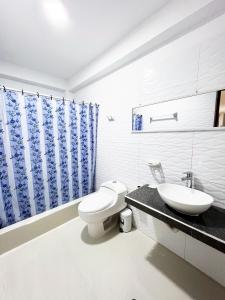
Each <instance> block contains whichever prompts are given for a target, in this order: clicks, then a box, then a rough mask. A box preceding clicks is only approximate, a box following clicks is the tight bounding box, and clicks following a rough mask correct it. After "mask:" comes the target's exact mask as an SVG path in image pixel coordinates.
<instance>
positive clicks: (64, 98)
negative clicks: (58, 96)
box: [63, 97, 65, 105]
mask: <svg viewBox="0 0 225 300" xmlns="http://www.w3.org/2000/svg"><path fill="white" fill-rule="evenodd" d="M63 105H65V98H64V97H63Z"/></svg>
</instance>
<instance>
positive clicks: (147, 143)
mask: <svg viewBox="0 0 225 300" xmlns="http://www.w3.org/2000/svg"><path fill="white" fill-rule="evenodd" d="M221 22H222V23H221ZM224 22H225V16H224V17H223V20H222V21H221V19H220V22H219V23H218V24H219V26H220V28H222V27H221V24H224ZM216 24H217V21H215V22H214V24H213V26H212V24H209V25H207V26H206V27H205V28H203V27H202V28H200V29H197V30H196V31H194V32H193V33H190V34H189V35H188V38H186V36H185V37H182V38H181V39H179V40H177V41H175V42H173V44H170V45H168V46H165V47H164V48H163V49H159V50H157V52H156V53H153V54H150V55H148V56H146V57H143V58H142V59H140V60H139V61H136V62H134V63H132V64H130V65H128V66H126V67H124V68H122V69H121V70H118V71H117V72H114V73H113V74H110V75H109V76H107V77H104V78H103V79H101V80H99V81H97V82H96V83H93V84H92V85H90V86H88V87H86V88H84V89H83V90H81V91H79V92H78V93H77V95H76V97H79V98H80V99H81V100H83V99H84V100H86V99H94V100H95V101H97V102H99V103H100V104H101V106H100V119H99V134H98V153H97V187H99V185H100V184H101V183H102V182H104V181H106V180H109V179H114V178H117V179H119V180H121V181H122V182H124V183H125V184H126V185H127V186H128V189H129V190H132V189H134V188H135V187H136V186H137V185H141V184H145V183H151V182H153V180H154V179H153V177H152V175H151V173H150V170H149V169H148V167H147V166H146V165H145V162H146V161H148V160H150V159H154V160H155V159H157V160H160V161H161V163H162V168H163V172H164V174H165V178H166V181H167V182H174V183H181V181H180V178H181V176H182V172H184V171H187V170H192V171H193V172H194V174H195V177H196V180H195V182H196V186H197V188H199V189H201V190H204V191H206V192H208V193H209V194H211V195H213V196H214V198H215V199H216V204H217V205H220V206H223V207H224V208H225V184H224V183H225V181H224V179H225V132H186V133H181V132H180V133H178V132H177V133H175V132H174V133H151V134H147V133H146V134H131V109H132V106H137V105H138V104H143V103H151V102H156V101H158V102H159V101H161V100H163V99H165V98H166V99H172V98H175V97H178V96H179V97H183V96H187V95H188V94H190V93H191V94H194V93H195V92H196V89H199V91H201V92H203V91H209V90H213V89H215V90H216V89H217V88H218V87H219V88H225V73H224V71H223V70H224V66H225V65H224V57H225V56H224V53H225V42H222V40H223V39H222V38H221V36H217V37H214V39H215V41H213V42H212V41H211V38H212V36H213V33H212V30H211V27H210V26H212V28H213V30H215V28H218V26H216ZM216 30H218V29H216ZM223 30H224V28H223ZM220 31H222V29H221V30H220ZM189 43H190V45H189ZM185 49H186V50H185ZM163 56H164V57H163ZM107 115H112V116H113V117H114V118H115V121H114V122H108V121H107V118H106V116H107ZM134 216H135V221H136V225H137V227H138V229H140V230H142V231H143V232H145V233H146V234H147V235H149V236H151V237H152V238H154V239H156V240H158V241H159V242H160V243H162V244H163V245H165V246H166V247H168V248H169V249H171V250H172V251H174V252H175V253H177V254H178V255H180V256H181V257H184V255H185V257H186V258H187V259H188V261H190V262H191V263H193V264H194V265H196V266H197V267H199V268H200V269H201V270H203V271H204V272H206V273H207V274H208V275H209V276H212V277H213V278H214V279H216V280H218V281H219V282H221V283H222V284H223V283H224V282H223V280H222V279H221V278H222V277H221V276H224V278H225V272H224V270H223V269H222V270H221V271H220V270H219V271H218V273H217V270H215V268H214V267H213V266H212V265H211V264H210V263H208V262H207V260H205V261H204V260H203V258H199V257H198V253H199V252H201V249H204V251H205V252H204V251H203V250H202V253H209V252H210V253H213V254H212V255H211V254H210V255H211V256H209V255H208V254H206V257H210V259H212V257H214V256H215V258H213V261H215V264H216V265H218V268H219V265H220V264H223V263H224V257H225V256H224V254H220V253H219V254H218V255H217V252H218V251H217V252H215V251H214V252H213V251H211V250H207V249H208V248H209V247H208V246H206V245H204V244H203V245H201V246H199V245H197V243H195V242H197V241H196V240H193V241H190V239H189V238H188V239H186V238H185V235H184V234H183V233H179V232H175V231H173V230H172V229H171V228H169V227H168V226H167V225H165V224H163V223H161V222H159V221H156V220H154V218H151V217H149V216H147V215H146V214H145V213H143V212H140V211H138V210H135V215H134ZM184 241H188V242H187V244H188V245H187V250H186V253H185V254H184V251H185V250H184V249H185V246H184ZM191 243H192V244H191ZM197 248H198V249H199V250H196V253H195V249H197ZM192 249H193V250H192ZM210 249H211V248H210ZM201 259H202V260H201ZM217 260H218V262H216V261H217ZM207 263H208V268H206V267H205V268H204V267H203V266H204V264H207ZM212 264H213V263H212Z"/></svg>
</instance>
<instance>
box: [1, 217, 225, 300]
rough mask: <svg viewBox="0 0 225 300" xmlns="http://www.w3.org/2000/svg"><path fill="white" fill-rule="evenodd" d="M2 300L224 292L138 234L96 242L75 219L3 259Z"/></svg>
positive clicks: (182, 297)
mask: <svg viewBox="0 0 225 300" xmlns="http://www.w3.org/2000/svg"><path fill="white" fill-rule="evenodd" d="M0 299H1V300H72V299H73V300H75V299H76V300H89V299H90V300H131V299H136V300H151V299H155V300H167V299H173V300H176V299H178V300H186V299H197V300H201V299H204V300H208V299H210V300H219V299H223V300H224V299H225V289H224V288H223V287H221V286H220V285H219V284H217V283H216V282H214V281H213V280H211V279H210V278H208V277H207V276H205V275H204V274H203V273H201V272H200V271H198V270H197V269H195V268H194V267H193V266H191V265H189V264H188V263H187V262H185V261H184V260H182V259H181V258H179V257H178V256H176V255H175V254H173V253H172V252H170V251H169V250H167V249H165V248H164V247H162V246H160V245H159V244H157V243H155V242H154V241H153V240H151V239H149V238H148V237H146V236H145V235H143V234H142V233H141V232H139V231H137V230H135V231H132V232H130V233H128V234H121V233H118V232H117V231H114V232H112V233H111V234H109V235H108V236H107V238H106V239H103V240H101V241H99V242H98V243H96V242H94V241H92V240H91V239H90V238H88V235H87V228H86V226H85V224H84V223H83V222H82V221H81V220H80V219H79V218H76V219H74V220H72V221H69V222H68V223H66V224H64V225H62V226H60V227H58V228H56V229H54V230H51V231H49V232H48V233H46V234H44V235H42V236H40V237H38V238H36V239H34V240H32V241H30V242H28V243H27V244H24V245H22V246H20V247H18V248H16V249H14V250H12V251H10V252H8V253H6V254H4V255H2V256H1V257H0Z"/></svg>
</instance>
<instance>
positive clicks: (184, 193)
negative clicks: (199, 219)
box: [157, 183, 213, 216]
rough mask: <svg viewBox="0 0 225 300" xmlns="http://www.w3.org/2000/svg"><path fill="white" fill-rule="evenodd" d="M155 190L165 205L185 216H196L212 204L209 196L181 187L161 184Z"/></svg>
mask: <svg viewBox="0 0 225 300" xmlns="http://www.w3.org/2000/svg"><path fill="white" fill-rule="evenodd" d="M157 189H158V192H159V195H160V196H161V198H162V199H163V201H164V202H165V203H166V204H168V205H169V206H170V207H172V208H174V209H175V210H177V211H179V212H181V213H183V214H186V215H190V216H198V215H199V214H201V213H203V212H204V211H206V210H207V209H209V208H210V206H211V205H212V203H213V197H211V196H210V195H208V194H206V193H203V192H201V191H198V190H195V189H191V188H188V187H185V186H182V185H177V184H170V183H162V184H159V185H158V187H157Z"/></svg>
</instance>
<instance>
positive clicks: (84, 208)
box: [79, 189, 116, 213]
mask: <svg viewBox="0 0 225 300" xmlns="http://www.w3.org/2000/svg"><path fill="white" fill-rule="evenodd" d="M115 197H116V194H115V193H114V192H112V191H111V190H107V189H106V190H105V191H101V190H100V191H99V192H96V193H92V194H90V195H88V196H86V199H85V200H83V201H82V202H81V203H80V205H79V211H81V212H83V213H85V212H86V213H94V212H97V211H101V210H103V209H105V208H107V207H108V206H110V205H111V203H112V202H113V201H114V200H115Z"/></svg>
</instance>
